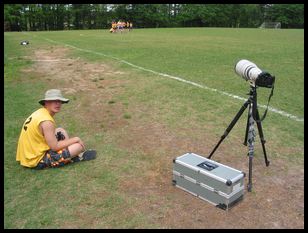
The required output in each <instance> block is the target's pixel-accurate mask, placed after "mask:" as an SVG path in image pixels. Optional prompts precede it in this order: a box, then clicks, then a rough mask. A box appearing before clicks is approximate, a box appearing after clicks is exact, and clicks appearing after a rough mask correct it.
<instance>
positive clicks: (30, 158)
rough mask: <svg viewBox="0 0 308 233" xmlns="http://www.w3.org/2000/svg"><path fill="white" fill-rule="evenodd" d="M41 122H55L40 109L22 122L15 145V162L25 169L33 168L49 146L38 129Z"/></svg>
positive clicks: (45, 110)
mask: <svg viewBox="0 0 308 233" xmlns="http://www.w3.org/2000/svg"><path fill="white" fill-rule="evenodd" d="M43 121H51V122H53V123H54V124H55V120H54V119H53V117H52V116H51V115H50V114H49V112H48V110H47V109H46V108H40V109H38V110H37V111H35V112H34V113H32V114H31V116H29V117H28V118H27V119H26V121H25V122H24V124H23V126H22V129H21V133H20V136H19V140H18V145H17V153H16V161H20V164H21V165H23V166H26V167H35V166H36V165H37V164H38V163H39V161H40V160H41V159H42V158H43V156H44V154H45V153H46V151H47V150H49V149H50V148H49V146H48V144H47V142H46V140H45V138H44V135H43V134H42V133H41V131H40V129H39V125H40V123H41V122H43Z"/></svg>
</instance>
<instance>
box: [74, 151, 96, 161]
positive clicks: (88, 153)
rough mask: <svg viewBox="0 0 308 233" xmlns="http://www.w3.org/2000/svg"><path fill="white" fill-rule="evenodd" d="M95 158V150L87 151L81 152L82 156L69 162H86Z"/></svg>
mask: <svg viewBox="0 0 308 233" xmlns="http://www.w3.org/2000/svg"><path fill="white" fill-rule="evenodd" d="M95 158H96V150H87V151H85V152H83V153H82V154H80V155H78V156H75V157H74V158H72V159H71V160H72V161H73V162H79V161H88V160H92V159H95Z"/></svg>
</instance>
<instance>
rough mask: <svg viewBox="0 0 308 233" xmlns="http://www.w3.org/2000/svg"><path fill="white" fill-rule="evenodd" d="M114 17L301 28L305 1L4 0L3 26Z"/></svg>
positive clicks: (53, 25) (167, 23) (80, 23)
mask: <svg viewBox="0 0 308 233" xmlns="http://www.w3.org/2000/svg"><path fill="white" fill-rule="evenodd" d="M114 20H124V21H130V22H133V23H134V27H138V28H158V27H247V28H248V27H250V28H256V27H259V26H260V25H261V24H262V23H263V22H267V21H268V22H270V21H274V22H280V23H281V28H304V4H4V30H5V31H43V30H66V29H67V30H69V29H106V28H110V26H111V22H112V21H114Z"/></svg>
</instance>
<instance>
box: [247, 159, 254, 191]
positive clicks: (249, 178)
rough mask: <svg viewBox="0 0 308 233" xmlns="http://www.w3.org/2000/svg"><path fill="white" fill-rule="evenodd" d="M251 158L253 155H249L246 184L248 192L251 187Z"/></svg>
mask: <svg viewBox="0 0 308 233" xmlns="http://www.w3.org/2000/svg"><path fill="white" fill-rule="evenodd" d="M252 159H253V156H251V155H249V176H248V184H247V190H248V192H251V189H252Z"/></svg>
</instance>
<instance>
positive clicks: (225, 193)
mask: <svg viewBox="0 0 308 233" xmlns="http://www.w3.org/2000/svg"><path fill="white" fill-rule="evenodd" d="M203 162H209V163H210V164H213V165H215V166H216V168H214V169H213V170H210V171H209V170H206V169H204V168H201V167H199V166H197V165H198V164H200V163H203ZM244 177H245V174H244V173H243V172H242V171H239V170H237V169H234V168H231V167H229V166H226V165H223V164H221V163H218V162H215V161H213V160H210V159H207V158H204V157H202V156H200V155H197V154H194V153H186V154H184V155H182V156H179V157H177V158H175V159H174V160H173V184H174V185H175V186H176V187H178V188H181V189H183V190H185V191H187V192H189V193H191V194H193V195H195V196H197V197H199V198H201V199H203V200H206V201H208V202H210V203H212V204H214V205H216V206H217V207H220V208H222V209H228V208H229V207H231V206H232V205H234V204H235V203H237V202H238V201H240V200H241V199H242V198H243V195H244Z"/></svg>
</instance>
